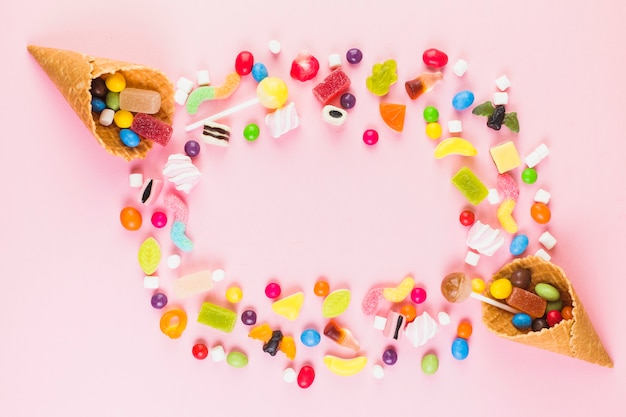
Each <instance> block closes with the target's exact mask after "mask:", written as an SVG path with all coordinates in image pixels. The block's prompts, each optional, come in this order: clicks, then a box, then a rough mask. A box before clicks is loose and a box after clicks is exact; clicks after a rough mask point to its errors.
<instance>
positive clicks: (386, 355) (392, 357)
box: [383, 348, 398, 365]
mask: <svg viewBox="0 0 626 417" xmlns="http://www.w3.org/2000/svg"><path fill="white" fill-rule="evenodd" d="M397 361H398V353H397V352H396V350H395V349H394V348H388V349H387V350H385V351H384V352H383V362H385V364H387V365H394V364H395V363H396V362H397Z"/></svg>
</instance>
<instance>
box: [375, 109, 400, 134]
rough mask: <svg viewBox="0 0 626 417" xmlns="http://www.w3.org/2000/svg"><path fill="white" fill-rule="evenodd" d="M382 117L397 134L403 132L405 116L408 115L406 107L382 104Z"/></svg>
mask: <svg viewBox="0 0 626 417" xmlns="http://www.w3.org/2000/svg"><path fill="white" fill-rule="evenodd" d="M379 110H380V116H381V117H382V118H383V121H384V122H385V123H386V124H387V126H389V127H390V128H391V129H393V130H395V131H396V132H402V129H404V114H405V113H406V105H404V104H394V103H380V106H379Z"/></svg>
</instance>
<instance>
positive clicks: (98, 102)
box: [91, 97, 107, 113]
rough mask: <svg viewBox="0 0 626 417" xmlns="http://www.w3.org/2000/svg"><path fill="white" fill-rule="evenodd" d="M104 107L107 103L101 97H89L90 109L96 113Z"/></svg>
mask: <svg viewBox="0 0 626 417" xmlns="http://www.w3.org/2000/svg"><path fill="white" fill-rule="evenodd" d="M106 108H107V104H106V103H105V102H104V100H102V99H101V98H98V97H93V98H92V99H91V110H93V111H95V112H96V113H100V112H101V111H102V110H104V109H106Z"/></svg>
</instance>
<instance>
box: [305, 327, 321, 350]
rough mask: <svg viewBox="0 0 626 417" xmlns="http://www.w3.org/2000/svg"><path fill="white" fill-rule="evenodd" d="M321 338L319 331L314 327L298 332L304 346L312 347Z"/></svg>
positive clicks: (317, 343)
mask: <svg viewBox="0 0 626 417" xmlns="http://www.w3.org/2000/svg"><path fill="white" fill-rule="evenodd" d="M321 340H322V336H321V335H320V332H318V331H317V330H315V329H304V330H303V331H302V333H301V334H300V341H301V342H302V344H303V345H304V346H308V347H314V346H317V345H319V343H320V341H321Z"/></svg>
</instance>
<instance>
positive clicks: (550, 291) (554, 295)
mask: <svg viewBox="0 0 626 417" xmlns="http://www.w3.org/2000/svg"><path fill="white" fill-rule="evenodd" d="M535 293H536V294H537V295H538V296H539V297H541V298H543V299H544V300H546V301H557V300H559V299H561V293H560V292H559V290H557V289H556V288H554V287H553V286H552V285H550V284H546V283H545V282H541V283H539V284H537V285H535Z"/></svg>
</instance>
